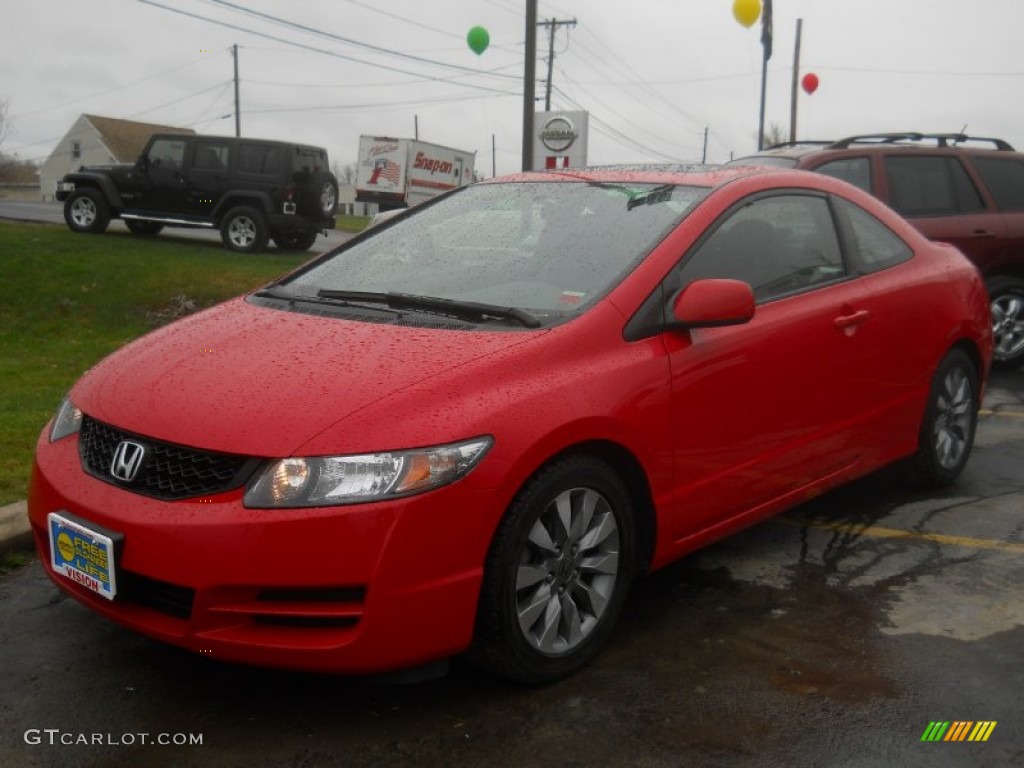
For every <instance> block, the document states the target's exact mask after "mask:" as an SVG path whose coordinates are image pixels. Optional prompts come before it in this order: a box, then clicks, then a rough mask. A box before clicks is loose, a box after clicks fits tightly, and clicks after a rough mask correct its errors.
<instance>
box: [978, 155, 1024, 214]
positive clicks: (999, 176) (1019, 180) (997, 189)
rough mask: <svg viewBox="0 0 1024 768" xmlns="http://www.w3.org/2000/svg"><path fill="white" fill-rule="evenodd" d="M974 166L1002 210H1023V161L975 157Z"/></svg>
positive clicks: (1007, 158) (1006, 158)
mask: <svg viewBox="0 0 1024 768" xmlns="http://www.w3.org/2000/svg"><path fill="white" fill-rule="evenodd" d="M974 167H975V168H977V169H978V173H980V174H981V178H983V179H984V180H985V183H986V184H987V185H988V188H989V191H990V192H991V193H992V197H994V198H995V199H996V205H998V206H999V208H1000V209H1001V210H1003V211H1024V162H1021V161H1020V160H1017V159H1015V158H1010V157H1005V158H1004V157H999V158H996V157H975V158H974Z"/></svg>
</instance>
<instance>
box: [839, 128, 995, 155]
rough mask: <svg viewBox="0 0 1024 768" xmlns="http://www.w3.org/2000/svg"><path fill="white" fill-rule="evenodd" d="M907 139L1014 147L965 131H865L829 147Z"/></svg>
mask: <svg viewBox="0 0 1024 768" xmlns="http://www.w3.org/2000/svg"><path fill="white" fill-rule="evenodd" d="M906 141H934V142H935V145H936V146H937V147H941V148H946V147H949V146H951V145H952V146H955V145H957V144H963V143H964V142H967V141H972V142H987V143H991V144H993V145H994V146H995V148H996V149H997V150H999V151H1002V152H1012V151H1013V147H1012V146H1011V145H1010V144H1009V143H1008V142H1006V141H1003V140H1002V139H994V138H987V137H982V136H968V135H967V134H965V133H914V132H905V133H865V134H862V135H859V136H848V137H847V138H845V139H840V140H839V141H836V142H833V143H831V144H829V145H828V148H829V149H848V148H849V147H850V145H851V144H897V143H900V142H906Z"/></svg>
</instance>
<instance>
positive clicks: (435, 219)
mask: <svg viewBox="0 0 1024 768" xmlns="http://www.w3.org/2000/svg"><path fill="white" fill-rule="evenodd" d="M708 191H709V190H708V189H706V188H703V187H690V186H676V185H664V184H643V183H640V184H633V183H604V182H600V183H598V182H586V181H580V182H576V181H572V182H505V183H490V184H478V185H475V186H471V187H465V188H463V189H461V190H458V191H457V192H455V193H453V194H450V195H447V196H445V197H442V198H439V199H437V200H436V201H435V202H431V203H427V204H424V205H423V206H422V207H421V208H418V209H416V210H414V211H412V212H411V213H410V215H407V216H403V217H401V218H398V219H396V220H394V221H392V222H388V223H386V224H382V225H380V226H379V227H377V228H374V229H373V230H371V231H370V232H368V233H367V234H366V235H365V236H363V237H361V238H359V239H358V240H355V241H353V242H352V243H351V244H350V245H348V246H346V247H344V248H342V249H341V250H339V251H335V252H333V253H331V254H328V255H326V256H325V257H323V258H322V259H320V260H318V261H315V262H313V263H311V264H310V265H309V266H308V267H306V268H305V269H304V270H302V271H300V272H298V273H297V274H295V275H293V276H292V277H291V278H289V279H288V280H286V281H284V282H282V283H281V284H279V285H278V286H276V287H275V288H274V289H273V291H274V294H275V295H276V296H277V297H286V296H291V297H295V298H301V299H303V300H306V299H315V298H319V299H321V300H323V301H330V300H332V299H335V300H336V299H339V298H344V297H346V296H349V297H353V296H355V297H359V296H362V297H364V298H365V297H369V296H377V297H387V296H398V295H400V296H403V297H410V296H415V297H420V298H428V297H429V299H431V300H436V299H439V300H441V301H442V302H444V301H448V302H452V305H453V306H454V305H455V304H456V303H458V304H462V305H467V304H468V305H476V306H488V307H494V308H501V309H503V310H510V309H519V310H523V311H524V312H526V313H528V314H529V316H531V317H535V318H537V319H538V320H539V321H540V322H542V323H543V322H546V321H552V320H556V319H559V318H563V317H567V316H570V315H573V314H576V313H578V312H581V311H583V310H584V309H585V308H586V307H588V306H590V305H591V304H593V303H594V302H595V301H597V300H598V299H599V298H601V297H602V296H604V295H605V294H606V293H607V292H608V291H610V290H611V289H612V288H613V287H614V286H615V285H616V284H618V283H619V282H620V281H621V280H622V279H623V277H625V275H626V274H628V273H629V271H630V270H632V269H633V267H635V266H636V265H637V264H638V263H639V262H640V261H641V260H642V259H643V258H644V257H645V256H647V254H648V253H650V251H651V250H652V249H653V248H654V246H655V245H657V244H658V243H659V242H660V241H661V240H662V239H663V238H664V237H665V235H666V234H668V232H669V231H671V229H672V228H674V227H675V226H676V225H677V224H678V223H679V221H680V220H681V219H682V218H683V217H685V216H686V215H687V213H688V212H689V211H690V210H691V209H692V208H693V207H694V206H695V205H696V204H697V203H698V202H700V201H701V200H702V199H704V197H705V196H706V195H707V194H708ZM382 301H383V300H382ZM410 303H411V302H409V301H408V300H404V305H405V306H407V307H408V306H409V305H410ZM392 305H394V302H392ZM431 305H433V307H434V308H435V309H436V308H438V307H441V306H443V303H442V304H439V303H438V302H436V301H433V302H426V301H424V302H421V307H422V308H423V310H424V311H430V308H431ZM494 314H497V313H489V312H485V313H484V315H485V316H492V315H494ZM509 317H511V318H513V319H514V318H515V317H516V315H515V314H514V313H509V312H505V318H506V319H508V318H509Z"/></svg>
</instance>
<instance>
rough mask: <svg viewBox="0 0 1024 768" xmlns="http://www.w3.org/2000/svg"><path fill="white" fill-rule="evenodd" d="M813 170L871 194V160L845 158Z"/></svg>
mask: <svg viewBox="0 0 1024 768" xmlns="http://www.w3.org/2000/svg"><path fill="white" fill-rule="evenodd" d="M813 170H815V171H817V172H818V173H823V174H825V175H826V176H831V177H832V178H834V179H841V180H842V181H845V182H848V183H850V184H853V186H855V187H860V188H861V189H863V190H864V191H865V192H871V161H870V159H869V158H866V157H844V158H841V159H839V160H833V161H831V162H829V163H825V164H824V165H819V166H818V167H817V168H814V169H813Z"/></svg>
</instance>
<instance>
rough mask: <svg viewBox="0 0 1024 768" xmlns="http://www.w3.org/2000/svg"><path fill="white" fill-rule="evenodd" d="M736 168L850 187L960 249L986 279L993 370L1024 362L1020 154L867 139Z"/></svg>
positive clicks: (890, 136)
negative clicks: (785, 172)
mask: <svg viewBox="0 0 1024 768" xmlns="http://www.w3.org/2000/svg"><path fill="white" fill-rule="evenodd" d="M965 145H969V146H965ZM731 164H734V165H754V164H757V165H772V166H780V167H785V168H803V169H806V170H810V171H816V172H818V173H824V174H826V175H828V176H834V177H835V178H838V179H842V180H843V181H848V182H850V183H851V184H854V185H855V186H858V187H860V188H861V189H863V190H865V191H867V192H870V193H871V194H873V195H875V197H878V198H880V199H881V200H883V201H884V202H886V203H888V205H889V206H890V207H892V208H895V209H896V210H897V211H898V212H899V213H901V214H903V216H904V217H906V218H907V219H908V220H909V221H910V223H911V224H913V225H914V226H915V227H916V228H917V229H918V230H920V231H921V232H922V233H924V235H926V236H927V237H929V238H930V239H932V240H942V241H945V242H947V243H952V244H953V245H955V246H957V247H958V248H959V249H960V250H961V251H963V253H964V255H966V256H967V257H968V258H969V259H970V260H971V261H973V262H974V263H975V265H977V267H978V269H980V270H981V272H982V274H983V275H984V277H985V285H986V286H987V288H988V292H989V297H990V299H991V307H992V330H993V333H994V334H995V342H996V349H995V361H996V363H998V364H1000V365H1003V366H1005V367H1010V366H1016V365H1019V364H1020V363H1021V362H1024V154H1022V153H1019V152H1015V151H1014V149H1013V147H1012V146H1010V145H1009V144H1008V143H1007V142H1005V141H1003V140H1002V139H991V138H978V137H974V136H965V135H963V134H948V133H930V134H924V133H884V134H870V135H864V136H851V137H849V138H846V139H842V140H840V141H835V142H801V143H795V144H779V145H776V146H773V147H769V148H768V149H767V150H765V151H764V152H761V153H760V154H757V155H753V156H751V157H744V158H740V159H738V160H734V161H733V162H732V163H731Z"/></svg>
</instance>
